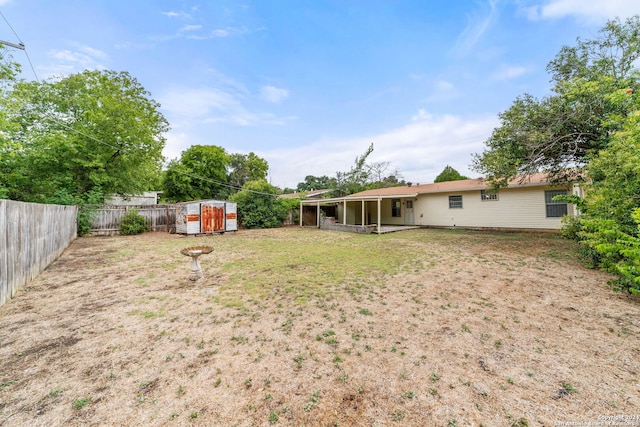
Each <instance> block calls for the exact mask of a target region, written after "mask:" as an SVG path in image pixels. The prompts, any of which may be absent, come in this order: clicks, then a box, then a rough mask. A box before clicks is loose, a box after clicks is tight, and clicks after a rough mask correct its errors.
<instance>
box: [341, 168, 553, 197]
mask: <svg viewBox="0 0 640 427" xmlns="http://www.w3.org/2000/svg"><path fill="white" fill-rule="evenodd" d="M548 185H550V181H549V177H548V175H547V174H546V173H535V174H531V175H522V176H518V177H515V178H513V179H511V180H510V181H509V183H508V185H507V188H518V187H540V186H548ZM489 186H490V184H489V181H487V180H486V179H484V178H476V179H464V180H459V181H447V182H437V183H432V184H419V185H405V186H402V187H388V188H377V189H374V190H366V191H361V192H359V193H354V194H350V195H348V196H345V197H344V198H347V199H349V198H357V199H361V198H367V197H390V196H393V197H403V196H406V197H414V196H416V195H418V194H425V193H444V192H452V191H473V190H486V189H487V188H489Z"/></svg>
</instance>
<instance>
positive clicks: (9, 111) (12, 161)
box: [0, 45, 23, 198]
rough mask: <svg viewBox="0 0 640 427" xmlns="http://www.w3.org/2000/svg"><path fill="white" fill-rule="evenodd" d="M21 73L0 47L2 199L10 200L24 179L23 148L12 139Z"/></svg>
mask: <svg viewBox="0 0 640 427" xmlns="http://www.w3.org/2000/svg"><path fill="white" fill-rule="evenodd" d="M19 73H20V65H19V64H17V63H15V62H13V61H12V57H11V54H10V53H9V52H8V50H7V49H6V48H4V47H2V45H0V198H9V197H10V193H11V190H10V189H11V188H12V187H14V186H15V185H16V183H17V182H19V181H20V180H22V179H23V174H22V172H23V171H22V170H21V168H20V166H19V160H20V158H19V155H20V153H21V150H22V146H21V145H20V144H19V143H18V142H17V141H16V140H15V139H14V138H12V133H13V132H14V131H15V130H16V129H17V124H16V123H14V122H13V121H12V120H11V118H12V117H15V116H16V114H15V109H16V108H17V105H16V102H15V100H14V99H13V96H12V95H11V90H12V89H13V85H14V84H15V83H16V81H17V76H18V74H19Z"/></svg>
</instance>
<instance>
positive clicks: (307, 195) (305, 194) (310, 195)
mask: <svg viewBox="0 0 640 427" xmlns="http://www.w3.org/2000/svg"><path fill="white" fill-rule="evenodd" d="M329 191H331V190H311V191H300V192H299V193H288V194H280V195H279V196H278V199H314V198H315V199H317V198H320V196H322V195H323V194H326V193H328V192H329Z"/></svg>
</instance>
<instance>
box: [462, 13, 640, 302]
mask: <svg viewBox="0 0 640 427" xmlns="http://www.w3.org/2000/svg"><path fill="white" fill-rule="evenodd" d="M639 59H640V17H639V16H634V17H632V18H629V19H627V20H626V21H625V22H622V21H621V20H619V19H615V20H612V21H609V22H608V23H607V25H605V26H604V27H603V28H602V29H601V30H600V32H599V35H598V37H597V38H595V39H593V40H580V39H578V41H577V45H576V46H574V47H567V46H565V47H563V48H562V49H561V51H560V52H559V53H558V55H557V56H556V57H555V59H554V60H552V61H551V62H550V63H549V65H548V67H547V70H548V71H549V72H550V73H551V77H552V80H551V81H552V83H553V94H552V95H551V96H548V97H545V98H542V99H540V100H538V99H536V98H534V97H533V96H531V95H528V94H525V95H522V96H520V97H518V98H517V99H516V100H515V102H514V103H513V105H512V106H511V107H510V108H509V109H508V110H507V111H505V112H503V113H502V114H501V115H500V121H501V124H500V127H498V128H496V129H495V130H494V132H493V134H492V135H491V137H490V138H489V140H488V141H487V142H486V145H487V148H486V150H485V151H484V152H483V153H482V154H481V155H477V156H476V158H475V160H474V168H475V169H476V170H478V171H480V172H483V173H484V174H485V175H486V176H487V177H488V178H489V179H491V180H493V181H494V182H495V183H496V185H497V186H500V185H503V184H505V183H506V182H507V180H508V179H509V178H511V177H513V176H514V175H516V174H529V173H532V172H537V171H546V172H548V173H549V174H550V176H551V178H552V179H556V180H559V181H560V180H562V181H566V180H568V179H570V178H571V179H575V178H576V175H575V172H576V171H578V172H579V175H580V176H578V178H580V177H582V178H585V180H586V182H585V183H584V184H583V185H584V186H585V187H586V188H585V197H584V199H581V198H579V197H576V196H564V197H563V198H564V200H565V201H567V202H570V203H575V204H576V205H578V206H579V207H580V209H581V211H582V212H581V216H580V217H579V218H565V220H564V221H565V227H564V230H563V231H564V233H565V235H567V236H571V237H573V238H575V239H576V240H578V241H579V242H580V243H581V253H582V254H583V256H584V258H585V259H586V260H587V261H588V263H589V265H592V266H594V267H600V268H603V269H605V270H607V271H610V272H612V273H615V274H618V276H619V279H618V281H617V284H618V285H619V286H620V287H621V288H623V289H628V290H630V291H632V292H636V293H640V237H639V234H638V233H640V228H639V227H638V223H639V222H640V167H639V165H640V131H639V129H640V98H639V96H638V93H637V89H638V86H639V83H640V71H639V70H638V68H637V67H638V60H639Z"/></svg>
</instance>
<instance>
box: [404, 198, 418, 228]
mask: <svg viewBox="0 0 640 427" xmlns="http://www.w3.org/2000/svg"><path fill="white" fill-rule="evenodd" d="M404 223H405V224H407V225H413V224H414V223H415V218H414V217H413V200H407V201H405V202H404Z"/></svg>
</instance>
